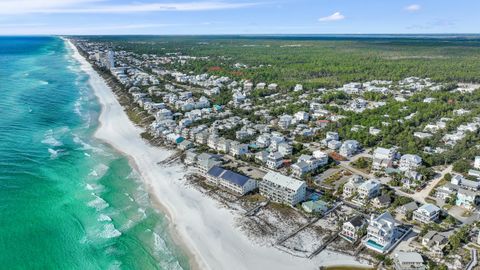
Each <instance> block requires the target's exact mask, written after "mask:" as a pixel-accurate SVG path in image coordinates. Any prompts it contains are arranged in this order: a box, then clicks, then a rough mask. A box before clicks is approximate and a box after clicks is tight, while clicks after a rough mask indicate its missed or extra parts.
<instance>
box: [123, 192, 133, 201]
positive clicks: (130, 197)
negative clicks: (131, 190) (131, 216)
mask: <svg viewBox="0 0 480 270" xmlns="http://www.w3.org/2000/svg"><path fill="white" fill-rule="evenodd" d="M124 194H125V196H127V197H128V199H129V200H130V201H131V202H134V201H135V200H134V199H133V198H132V196H130V194H128V193H124Z"/></svg>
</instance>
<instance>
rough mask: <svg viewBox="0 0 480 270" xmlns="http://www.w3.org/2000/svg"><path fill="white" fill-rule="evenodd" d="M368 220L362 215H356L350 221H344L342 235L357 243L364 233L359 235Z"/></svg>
mask: <svg viewBox="0 0 480 270" xmlns="http://www.w3.org/2000/svg"><path fill="white" fill-rule="evenodd" d="M366 224H367V222H366V220H365V219H364V218H363V217H362V216H360V215H359V216H356V217H354V218H352V219H350V220H349V221H347V222H345V223H343V225H342V231H341V232H340V234H339V235H340V236H341V237H342V238H343V239H345V240H347V241H348V242H350V243H355V242H356V241H357V240H358V239H359V238H360V237H361V236H362V235H359V231H360V229H362V228H363V227H365V226H366Z"/></svg>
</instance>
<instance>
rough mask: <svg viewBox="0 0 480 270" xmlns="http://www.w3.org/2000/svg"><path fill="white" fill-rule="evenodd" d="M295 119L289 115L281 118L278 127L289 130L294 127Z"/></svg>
mask: <svg viewBox="0 0 480 270" xmlns="http://www.w3.org/2000/svg"><path fill="white" fill-rule="evenodd" d="M292 121H293V117H292V116H291V115H288V114H284V115H282V116H280V119H279V120H278V126H279V127H280V128H282V129H288V128H289V127H290V126H291V125H292Z"/></svg>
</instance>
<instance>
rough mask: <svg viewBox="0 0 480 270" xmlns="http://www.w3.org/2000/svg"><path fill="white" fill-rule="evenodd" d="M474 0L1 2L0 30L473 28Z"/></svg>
mask: <svg viewBox="0 0 480 270" xmlns="http://www.w3.org/2000/svg"><path fill="white" fill-rule="evenodd" d="M479 11H480V1H478V0H411V1H407V0H200V1H197V0H180V1H178V0H0V35H28V34H179V35H183V34H194V35H196V34H375V33H479V30H478V29H479V28H478V26H480V16H479V15H478V12H479Z"/></svg>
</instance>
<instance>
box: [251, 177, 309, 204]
mask: <svg viewBox="0 0 480 270" xmlns="http://www.w3.org/2000/svg"><path fill="white" fill-rule="evenodd" d="M259 188H260V194H261V195H262V196H265V197H267V198H269V199H270V200H272V201H274V202H277V203H283V204H288V205H291V206H294V205H296V204H298V203H300V202H302V201H303V200H304V199H305V193H306V188H307V185H306V184H305V182H303V181H299V180H296V179H293V178H291V177H288V176H286V175H283V174H280V173H276V172H272V171H269V172H268V173H267V174H266V175H265V176H264V177H263V181H261V182H260V183H259Z"/></svg>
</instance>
